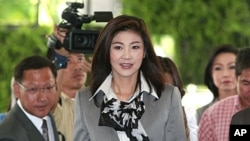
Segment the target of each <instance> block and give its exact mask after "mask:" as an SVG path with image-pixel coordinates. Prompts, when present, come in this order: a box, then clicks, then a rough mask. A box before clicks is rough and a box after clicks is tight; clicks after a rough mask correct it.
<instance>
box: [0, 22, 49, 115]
mask: <svg viewBox="0 0 250 141" xmlns="http://www.w3.org/2000/svg"><path fill="white" fill-rule="evenodd" d="M49 30H50V28H48V27H30V26H22V27H0V43H1V47H0V48H1V52H0V60H1V65H0V89H1V94H0V101H1V102H0V111H5V110H6V109H7V105H8V101H9V96H10V93H11V91H10V81H11V77H12V75H13V69H14V67H15V65H16V64H17V63H18V62H19V61H20V60H22V59H23V58H24V57H27V56H30V55H41V56H45V53H46V50H47V47H46V42H47V40H46V38H45V35H46V34H48V33H50V31H49Z"/></svg>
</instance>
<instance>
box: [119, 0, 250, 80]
mask: <svg viewBox="0 0 250 141" xmlns="http://www.w3.org/2000/svg"><path fill="white" fill-rule="evenodd" d="M123 4H124V13H126V14H129V15H134V16H138V17H141V18H142V19H144V20H145V23H146V24H147V26H148V29H149V32H150V33H151V34H152V35H155V34H156V35H166V34H167V35H171V36H172V37H173V38H174V39H175V52H176V54H175V55H174V56H175V58H174V61H175V62H176V63H177V65H178V67H179V69H180V73H181V75H182V78H183V82H184V83H185V84H188V83H195V84H203V72H204V69H205V65H206V62H207V59H208V56H209V55H210V53H211V52H212V51H213V49H214V48H215V47H217V46H218V45H220V44H224V43H228V44H233V45H235V46H237V47H242V46H248V45H249V40H248V38H249V36H250V28H249V23H250V11H249V9H250V6H249V4H250V3H249V2H248V1H233V0H223V1H217V0H211V1H207V0H154V1H152V0H136V1H130V0H124V1H123Z"/></svg>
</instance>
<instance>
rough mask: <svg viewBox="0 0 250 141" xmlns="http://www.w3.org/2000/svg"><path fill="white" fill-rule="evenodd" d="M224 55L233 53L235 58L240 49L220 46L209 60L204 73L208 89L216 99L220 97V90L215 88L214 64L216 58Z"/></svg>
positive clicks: (231, 46) (226, 45)
mask: <svg viewBox="0 0 250 141" xmlns="http://www.w3.org/2000/svg"><path fill="white" fill-rule="evenodd" d="M222 53H232V54H235V56H236V55H237V53H238V49H237V48H236V47H234V46H233V45H230V44H224V45H221V46H218V47H217V48H216V50H215V51H214V52H213V53H212V54H211V56H210V58H209V59H208V63H207V65H206V67H205V73H204V81H205V84H206V86H207V87H208V89H209V90H210V91H211V92H212V93H213V95H214V99H216V98H218V97H219V92H218V88H217V87H216V86H215V84H214V81H213V77H212V68H213V64H214V60H215V58H216V57H217V56H218V55H220V54H222Z"/></svg>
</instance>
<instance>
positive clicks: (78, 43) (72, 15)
mask: <svg viewBox="0 0 250 141" xmlns="http://www.w3.org/2000/svg"><path fill="white" fill-rule="evenodd" d="M66 4H67V5H68V7H67V8H66V9H64V11H63V13H62V16H61V17H62V19H63V20H62V22H61V23H60V24H59V25H58V27H59V28H64V29H67V30H68V31H69V32H67V34H66V36H65V38H64V42H63V44H60V42H59V41H58V40H57V39H56V38H55V37H53V35H52V36H50V37H49V39H48V43H47V45H48V46H49V47H52V48H57V49H58V48H61V47H62V46H63V47H64V48H65V49H66V50H68V51H70V52H79V53H92V52H93V50H94V46H95V43H96V40H97V38H98V36H99V31H96V30H82V25H83V24H84V23H90V22H91V21H94V20H95V21H96V22H108V21H109V20H111V19H112V18H113V14H112V12H94V15H80V14H79V11H78V9H79V8H84V4H83V3H78V2H66ZM55 41H57V42H55Z"/></svg>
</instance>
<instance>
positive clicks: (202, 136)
mask: <svg viewBox="0 0 250 141" xmlns="http://www.w3.org/2000/svg"><path fill="white" fill-rule="evenodd" d="M241 107H242V106H241V105H240V102H239V96H238V95H235V96H230V97H228V98H226V99H223V100H221V101H219V102H217V103H215V104H214V105H212V106H211V107H209V108H208V109H207V110H206V111H205V112H204V113H203V115H202V117H201V120H200V123H199V128H198V140H199V141H228V139H229V128H230V123H231V118H232V116H233V115H234V114H235V113H236V112H238V111H240V110H241V109H242V108H241Z"/></svg>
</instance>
